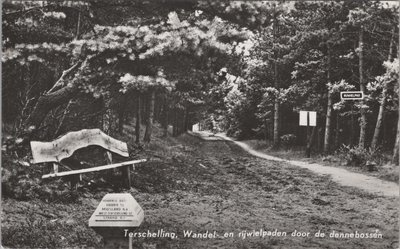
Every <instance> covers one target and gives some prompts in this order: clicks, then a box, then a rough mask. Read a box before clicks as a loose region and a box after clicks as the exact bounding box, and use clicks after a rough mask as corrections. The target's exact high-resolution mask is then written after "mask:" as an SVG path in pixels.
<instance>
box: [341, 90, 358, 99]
mask: <svg viewBox="0 0 400 249" xmlns="http://www.w3.org/2000/svg"><path fill="white" fill-rule="evenodd" d="M340 98H341V99H342V100H361V99H363V98H364V93H363V92H362V91H348V92H340Z"/></svg>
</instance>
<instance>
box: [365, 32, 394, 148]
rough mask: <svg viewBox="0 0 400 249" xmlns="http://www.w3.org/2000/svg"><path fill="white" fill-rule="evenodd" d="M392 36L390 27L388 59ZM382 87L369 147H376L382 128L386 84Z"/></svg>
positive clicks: (390, 58) (390, 59) (390, 56)
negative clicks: (390, 36)
mask: <svg viewBox="0 0 400 249" xmlns="http://www.w3.org/2000/svg"><path fill="white" fill-rule="evenodd" d="M394 38H395V29H394V28H393V29H392V38H391V39H390V45H389V55H388V61H392V60H393V48H394ZM382 87H383V89H382V99H381V101H380V105H379V112H378V117H377V119H376V125H375V131H374V136H373V138H372V142H371V148H372V149H376V147H377V145H378V139H379V134H380V133H381V130H382V121H383V115H384V112H385V105H386V99H387V91H388V88H389V86H388V84H386V83H385V84H384V85H383V86H382Z"/></svg>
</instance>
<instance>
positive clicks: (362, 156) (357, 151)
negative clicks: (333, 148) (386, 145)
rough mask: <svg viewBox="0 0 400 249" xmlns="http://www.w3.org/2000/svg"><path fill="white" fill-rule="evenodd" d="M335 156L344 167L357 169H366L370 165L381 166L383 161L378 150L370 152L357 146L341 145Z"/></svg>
mask: <svg viewBox="0 0 400 249" xmlns="http://www.w3.org/2000/svg"><path fill="white" fill-rule="evenodd" d="M337 155H338V157H339V158H340V159H341V160H343V161H344V162H345V163H346V165H351V166H357V167H366V166H367V164H370V163H375V164H376V165H382V164H383V161H384V157H383V155H382V153H381V151H380V150H379V149H376V150H372V149H366V148H360V147H358V146H349V145H342V146H341V147H340V148H339V149H338V151H337Z"/></svg>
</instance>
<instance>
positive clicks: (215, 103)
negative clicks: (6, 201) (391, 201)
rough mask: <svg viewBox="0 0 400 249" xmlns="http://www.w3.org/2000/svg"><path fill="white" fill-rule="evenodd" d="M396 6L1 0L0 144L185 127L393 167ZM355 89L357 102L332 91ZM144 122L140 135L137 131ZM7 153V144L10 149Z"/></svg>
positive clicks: (143, 137)
mask: <svg viewBox="0 0 400 249" xmlns="http://www.w3.org/2000/svg"><path fill="white" fill-rule="evenodd" d="M398 12H399V9H398V3H397V2H373V1H360V0H357V1H350V0H346V1H341V2H336V1H321V2H303V1H298V2H290V1H289V2H283V1H268V2H261V1H260V2H258V1H243V2H240V1H218V2H217V1H177V0H174V1H130V0H129V1H128V0H118V1H107V0H85V1H57V0H49V1H23V0H20V1H9V0H7V1H3V18H2V29H3V32H2V40H3V43H2V44H3V57H2V66H3V68H2V72H3V74H2V79H3V80H2V113H3V115H2V117H3V119H2V123H3V135H4V136H3V144H6V145H7V146H8V148H14V149H15V150H17V151H18V150H21V148H23V147H24V146H25V145H27V144H28V143H27V142H28V141H30V140H32V139H40V140H52V139H54V138H56V137H58V136H60V135H62V134H64V133H66V132H68V131H71V130H79V129H83V128H101V129H102V130H103V131H104V132H106V133H107V134H109V135H111V136H117V137H118V134H121V133H122V131H123V128H124V124H132V125H134V126H136V129H135V141H129V142H131V143H135V144H140V143H143V142H145V143H148V142H150V140H151V135H152V127H153V125H154V124H156V123H157V124H160V125H161V127H163V129H164V130H165V135H167V129H168V126H172V127H173V131H172V135H173V136H176V135H179V134H181V133H183V132H185V131H186V130H188V129H191V127H192V125H193V124H195V123H199V122H200V123H201V124H202V126H204V127H205V128H207V129H213V130H215V131H226V132H227V133H228V135H230V136H234V137H237V138H239V139H246V138H254V137H255V138H259V139H266V140H271V141H273V145H274V146H275V147H276V148H278V147H279V146H280V145H282V143H287V141H289V142H290V143H294V144H299V145H305V140H306V137H305V135H306V133H307V132H305V130H304V127H299V126H298V112H299V111H300V110H308V111H317V113H318V120H317V121H318V125H317V126H316V127H315V128H314V129H313V130H312V131H309V133H310V134H309V135H310V136H311V134H312V136H311V137H312V138H313V139H314V144H315V148H316V150H318V151H319V152H321V153H325V154H329V153H332V152H333V151H335V150H337V149H338V148H340V146H342V145H343V144H344V145H348V146H355V147H356V148H358V149H361V150H374V151H376V150H381V151H386V152H389V153H391V154H393V161H395V162H397V161H398V151H399V149H398V146H399V137H400V135H399V125H400V122H398V116H399V94H398V92H399V84H398V80H399V77H398V75H399V62H398V54H399V15H398ZM347 90H353V91H354V90H355V91H356V90H360V91H363V92H364V94H365V96H366V97H365V98H364V99H363V100H361V101H341V100H340V96H339V92H340V91H347ZM141 124H142V125H143V126H145V131H144V132H142V133H144V134H141V130H140V125H141ZM18 153H20V152H18Z"/></svg>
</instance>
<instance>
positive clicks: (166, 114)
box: [162, 96, 169, 137]
mask: <svg viewBox="0 0 400 249" xmlns="http://www.w3.org/2000/svg"><path fill="white" fill-rule="evenodd" d="M168 118H169V108H168V98H167V96H165V97H164V108H163V113H162V127H163V136H164V137H167V136H168V123H169V122H168Z"/></svg>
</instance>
